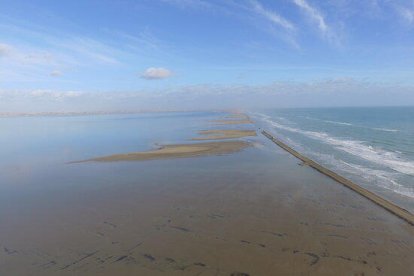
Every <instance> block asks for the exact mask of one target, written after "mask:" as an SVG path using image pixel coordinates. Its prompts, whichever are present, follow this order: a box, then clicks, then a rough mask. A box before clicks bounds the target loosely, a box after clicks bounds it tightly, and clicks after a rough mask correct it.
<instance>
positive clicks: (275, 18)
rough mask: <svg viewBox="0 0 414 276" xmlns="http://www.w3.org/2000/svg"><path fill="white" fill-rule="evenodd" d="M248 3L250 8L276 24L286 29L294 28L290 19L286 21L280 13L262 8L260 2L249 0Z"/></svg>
mask: <svg viewBox="0 0 414 276" xmlns="http://www.w3.org/2000/svg"><path fill="white" fill-rule="evenodd" d="M250 4H251V5H252V8H253V10H254V11H255V12H256V13H258V14H260V15H262V16H263V17H265V18H266V19H267V20H269V21H270V22H272V23H273V24H276V25H278V26H280V27H283V28H284V29H287V30H294V29H295V26H294V25H293V24H292V23H291V22H290V21H288V20H287V19H285V18H284V17H282V16H281V15H279V14H277V13H276V12H274V11H271V10H269V9H266V8H264V7H263V5H262V4H261V3H260V2H258V1H256V0H250Z"/></svg>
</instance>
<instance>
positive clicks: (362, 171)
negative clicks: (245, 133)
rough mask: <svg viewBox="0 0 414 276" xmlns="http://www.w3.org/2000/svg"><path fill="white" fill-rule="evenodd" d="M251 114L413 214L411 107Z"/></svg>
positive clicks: (301, 148)
mask: <svg viewBox="0 0 414 276" xmlns="http://www.w3.org/2000/svg"><path fill="white" fill-rule="evenodd" d="M252 116H253V117H254V118H255V119H256V120H257V121H258V122H259V124H261V125H262V126H263V127H264V128H266V129H269V130H270V131H271V132H273V133H274V134H276V135H277V136H278V137H279V138H281V139H283V140H284V141H285V142H287V143H288V144H290V145H291V146H292V147H294V148H296V149H298V150H299V151H301V152H303V153H305V154H306V155H307V156H309V157H311V158H313V159H315V160H316V161H318V162H320V163H322V164H324V165H325V166H327V167H329V168H330V169H332V170H334V171H336V172H338V173H340V174H342V175H344V176H346V177H348V178H351V179H352V180H354V181H357V182H358V183H360V184H362V185H364V186H365V187H367V188H369V189H370V190H374V191H376V192H378V193H381V194H383V195H385V196H386V197H388V198H389V199H391V200H393V201H394V202H397V203H399V204H401V205H403V206H404V207H406V208H407V209H410V210H411V211H413V210H414V107H381V108H320V109H279V110H265V111H261V112H254V113H252Z"/></svg>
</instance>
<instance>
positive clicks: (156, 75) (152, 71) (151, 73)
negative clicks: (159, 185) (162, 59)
mask: <svg viewBox="0 0 414 276" xmlns="http://www.w3.org/2000/svg"><path fill="white" fill-rule="evenodd" d="M171 76H172V72H171V71H170V70H168V69H166V68H162V67H158V68H156V67H150V68H148V69H147V70H145V71H144V73H143V74H142V75H141V77H142V78H143V79H146V80H159V79H166V78H169V77H171Z"/></svg>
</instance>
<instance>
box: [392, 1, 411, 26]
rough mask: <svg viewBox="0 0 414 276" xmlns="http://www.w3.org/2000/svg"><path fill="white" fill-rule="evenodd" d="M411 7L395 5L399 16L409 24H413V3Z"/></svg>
mask: <svg viewBox="0 0 414 276" xmlns="http://www.w3.org/2000/svg"><path fill="white" fill-rule="evenodd" d="M412 6H413V7H406V6H402V5H397V6H396V9H397V11H398V13H399V14H400V16H401V17H402V18H403V19H404V20H405V21H406V22H407V23H409V24H414V4H413V5H412Z"/></svg>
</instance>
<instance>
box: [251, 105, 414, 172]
mask: <svg viewBox="0 0 414 276" xmlns="http://www.w3.org/2000/svg"><path fill="white" fill-rule="evenodd" d="M256 115H258V116H259V117H261V119H262V120H263V121H265V122H266V123H268V124H270V125H272V126H273V127H275V128H278V129H283V130H287V131H290V132H295V133H299V134H302V135H305V136H307V137H309V138H312V139H316V140H319V141H321V142H323V143H326V144H329V145H331V146H334V147H335V148H336V149H339V150H341V151H344V152H346V153H348V154H352V155H354V156H357V157H359V158H362V159H365V160H367V161H370V162H374V163H376V164H378V165H381V166H385V167H388V168H390V169H392V170H394V171H397V172H400V173H403V174H407V175H412V176H414V162H413V161H410V160H406V159H404V158H402V157H401V156H400V155H399V154H398V153H397V152H391V151H385V150H383V149H380V148H374V147H372V146H370V145H366V143H365V142H364V141H357V140H350V139H341V138H338V137H333V136H331V135H329V134H327V133H325V132H317V131H309V130H303V129H300V128H296V127H292V126H288V125H284V124H281V123H279V122H276V121H274V120H272V118H271V117H270V116H267V115H265V114H260V113H256Z"/></svg>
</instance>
